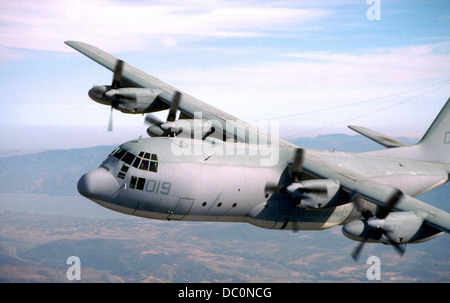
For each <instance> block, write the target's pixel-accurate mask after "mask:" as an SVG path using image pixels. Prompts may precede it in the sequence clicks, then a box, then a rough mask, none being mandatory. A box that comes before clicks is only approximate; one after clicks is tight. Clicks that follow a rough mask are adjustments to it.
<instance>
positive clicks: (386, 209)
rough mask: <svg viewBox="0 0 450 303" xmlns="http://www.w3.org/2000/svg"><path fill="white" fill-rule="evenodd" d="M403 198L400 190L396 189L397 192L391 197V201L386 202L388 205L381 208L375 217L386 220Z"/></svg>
mask: <svg viewBox="0 0 450 303" xmlns="http://www.w3.org/2000/svg"><path fill="white" fill-rule="evenodd" d="M402 197H403V193H402V191H401V190H399V189H395V192H394V193H393V194H392V195H391V196H390V197H389V200H387V201H386V205H385V206H383V207H380V209H379V210H378V212H377V214H376V215H375V216H376V217H377V218H379V219H384V218H386V217H387V215H388V214H389V213H390V212H391V211H392V209H393V208H394V206H395V205H396V204H397V203H398V201H400V199H401V198H402Z"/></svg>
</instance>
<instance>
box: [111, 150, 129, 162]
mask: <svg viewBox="0 0 450 303" xmlns="http://www.w3.org/2000/svg"><path fill="white" fill-rule="evenodd" d="M126 152H127V151H126V150H124V149H123V148H119V149H118V150H116V151H115V152H114V153H113V154H112V155H113V156H114V157H116V158H117V159H119V160H120V159H121V158H122V157H123V155H125V153H126Z"/></svg>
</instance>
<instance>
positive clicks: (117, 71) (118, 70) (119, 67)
mask: <svg viewBox="0 0 450 303" xmlns="http://www.w3.org/2000/svg"><path fill="white" fill-rule="evenodd" d="M123 65H124V62H123V61H122V60H117V62H116V67H115V68H114V74H113V80H112V83H111V89H115V90H116V89H119V88H120V81H121V80H122V71H123ZM114 99H116V98H114ZM118 105H119V100H114V101H112V102H111V111H110V113H109V122H108V131H110V132H112V130H113V109H114V108H117V106H118Z"/></svg>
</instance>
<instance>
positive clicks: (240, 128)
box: [65, 41, 450, 259]
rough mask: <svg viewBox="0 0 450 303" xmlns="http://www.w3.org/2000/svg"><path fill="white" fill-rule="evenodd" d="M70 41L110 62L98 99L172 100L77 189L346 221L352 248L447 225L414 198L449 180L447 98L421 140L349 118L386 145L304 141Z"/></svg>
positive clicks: (170, 212)
mask: <svg viewBox="0 0 450 303" xmlns="http://www.w3.org/2000/svg"><path fill="white" fill-rule="evenodd" d="M65 43H66V44H67V45H69V46H71V47H72V48H74V49H75V50H77V51H79V52H80V53H82V54H84V55H86V56H87V57H89V58H90V59H92V60H94V61H95V62H97V63H99V64H101V65H102V66H104V67H105V68H107V69H109V70H111V71H113V73H114V76H113V82H112V84H111V85H104V86H97V87H94V88H92V89H91V90H90V91H89V96H90V97H91V98H92V99H93V100H95V101H97V102H100V103H103V104H107V105H109V106H111V111H112V110H113V108H115V109H118V110H120V111H122V112H125V113H152V112H156V111H161V110H169V114H168V117H167V120H166V121H161V120H160V119H158V118H157V117H155V116H152V115H151V114H149V115H147V116H146V118H145V120H146V122H147V123H150V126H149V127H148V129H147V133H148V134H149V135H150V138H142V137H140V138H138V139H135V140H131V141H128V142H126V143H123V144H122V145H120V146H119V147H117V148H116V149H114V151H112V152H111V154H110V155H109V156H108V157H107V158H106V159H105V161H104V162H103V163H102V164H101V165H100V167H98V168H97V169H94V170H93V171H90V172H88V173H86V174H85V175H83V176H82V177H81V178H80V180H79V182H78V191H79V192H80V194H81V195H83V196H84V197H86V198H88V199H90V200H92V201H94V202H96V203H98V204H100V205H102V206H104V207H106V208H109V209H112V210H115V211H118V212H122V213H126V214H130V215H134V216H140V217H147V218H152V219H161V220H184V221H222V222H248V223H250V224H253V225H256V226H259V227H262V228H269V229H280V230H294V231H296V230H322V229H327V228H331V227H333V226H336V225H343V228H342V232H343V233H344V235H345V236H347V237H348V238H350V239H352V240H355V241H359V242H360V244H358V245H357V246H356V247H355V249H354V251H353V253H352V257H353V258H354V259H357V258H358V256H359V254H360V252H361V248H362V247H363V245H364V243H366V242H375V243H384V244H389V245H392V246H393V247H394V248H395V249H396V250H397V251H398V252H399V253H400V254H403V253H404V250H405V245H404V244H407V243H420V242H424V241H428V240H430V239H433V238H435V237H437V236H439V235H441V234H443V232H446V233H448V232H449V231H450V214H449V213H447V212H445V211H443V210H441V209H438V208H436V207H433V206H431V205H429V204H426V203H424V202H422V201H420V200H418V199H416V198H414V197H416V196H418V195H420V194H423V193H425V192H427V191H429V190H431V189H433V188H435V187H437V186H440V185H442V184H444V183H445V182H447V181H448V179H449V175H450V99H449V100H448V101H447V103H446V104H445V106H444V107H443V109H442V110H441V112H440V113H439V115H438V116H437V118H436V119H435V121H434V122H433V124H432V125H431V127H430V128H429V129H428V131H427V132H426V134H425V135H424V137H423V138H422V139H421V140H420V141H419V142H418V143H417V144H415V145H407V144H405V143H403V142H400V141H398V140H395V139H392V138H389V137H387V136H385V135H382V134H380V133H377V132H375V131H371V130H369V129H366V128H363V127H358V126H350V127H351V128H352V129H353V130H355V131H357V132H358V133H360V134H362V135H364V136H366V137H368V138H369V139H371V140H374V141H375V142H377V143H379V144H381V145H383V146H384V147H386V148H387V149H383V150H379V151H372V152H364V153H344V152H334V151H333V152H331V151H316V150H307V149H303V148H300V147H298V146H296V145H294V144H292V143H290V142H287V141H285V140H281V139H279V138H278V137H277V136H276V135H275V134H273V130H272V132H271V130H268V129H267V128H268V127H267V128H257V127H255V126H253V125H251V124H249V123H247V122H244V121H242V120H239V119H237V118H236V117H234V116H232V115H230V114H227V113H225V112H223V111H221V110H219V109H217V108H215V107H213V106H211V105H208V104H206V103H204V102H202V101H200V100H198V99H196V98H194V97H192V96H190V95H188V94H186V93H184V92H181V91H179V90H177V89H175V88H174V87H172V86H170V85H168V84H166V83H164V82H162V81H160V80H158V79H156V78H154V77H152V76H150V75H148V74H146V73H144V72H142V71H140V70H138V69H136V68H134V67H132V66H130V65H128V64H126V63H124V62H123V61H121V60H118V59H117V58H115V57H113V56H111V55H110V54H108V53H106V52H104V51H102V50H100V49H98V48H96V47H93V46H91V45H88V44H85V43H81V42H76V41H67V42H65ZM178 112H180V113H179V117H178V119H177V114H178ZM275 130H276V128H275Z"/></svg>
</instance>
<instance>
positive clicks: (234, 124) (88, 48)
mask: <svg viewBox="0 0 450 303" xmlns="http://www.w3.org/2000/svg"><path fill="white" fill-rule="evenodd" d="M65 43H66V44H67V45H69V46H70V47H72V48H74V49H75V50H77V51H78V52H80V53H82V54H83V55H85V56H87V57H89V58H90V59H92V60H94V61H95V62H97V63H99V64H100V65H102V66H104V67H105V68H107V69H109V70H110V71H114V69H115V66H116V63H117V61H118V59H117V58H116V57H114V56H112V55H110V54H108V53H106V52H104V51H102V50H100V49H98V48H97V47H94V46H92V45H89V44H86V43H83V42H78V41H66V42H65ZM122 78H123V79H124V80H125V82H126V85H127V86H134V87H142V88H152V89H156V88H157V89H159V90H161V93H160V94H159V95H158V97H159V99H160V100H162V101H163V102H164V103H166V104H168V105H170V104H171V102H172V99H173V96H174V94H175V92H177V91H179V92H180V93H182V99H181V102H180V104H179V107H178V110H180V112H182V113H183V117H187V118H194V116H197V117H198V114H201V118H202V119H203V120H210V121H212V122H213V126H214V127H215V129H216V131H220V132H222V133H224V134H226V137H227V138H234V139H235V140H236V141H238V142H246V143H248V142H249V140H250V139H249V138H252V139H253V138H259V136H265V140H267V133H266V132H263V131H261V130H259V129H258V128H256V127H255V126H253V125H251V124H250V123H247V122H245V121H243V120H240V119H238V118H236V117H234V116H232V115H230V114H228V113H226V112H224V111H222V110H220V109H218V108H216V107H213V106H211V105H209V104H207V103H205V102H203V101H200V100H198V99H197V98H194V97H192V96H190V95H189V94H186V93H184V92H181V91H180V90H178V89H176V88H174V87H172V86H170V85H168V84H167V83H165V82H163V81H161V80H159V79H157V78H155V77H152V76H150V75H148V74H147V73H145V72H143V71H141V70H139V69H137V68H135V67H133V66H131V65H129V64H126V63H125V64H124V66H123V71H122ZM225 125H226V126H227V127H225ZM240 130H244V131H240ZM268 142H269V140H268ZM283 142H284V144H287V145H291V144H290V143H287V142H286V141H283ZM255 143H256V142H255Z"/></svg>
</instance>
